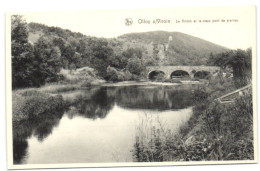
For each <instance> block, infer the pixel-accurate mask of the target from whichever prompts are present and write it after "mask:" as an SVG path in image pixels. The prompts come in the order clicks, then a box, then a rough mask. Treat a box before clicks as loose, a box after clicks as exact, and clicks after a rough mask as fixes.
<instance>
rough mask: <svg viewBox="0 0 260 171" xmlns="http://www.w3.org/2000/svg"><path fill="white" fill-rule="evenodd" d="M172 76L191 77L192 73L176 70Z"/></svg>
mask: <svg viewBox="0 0 260 171" xmlns="http://www.w3.org/2000/svg"><path fill="white" fill-rule="evenodd" d="M170 78H190V74H189V73H188V72H187V71H184V70H175V71H173V72H172V73H171V75H170Z"/></svg>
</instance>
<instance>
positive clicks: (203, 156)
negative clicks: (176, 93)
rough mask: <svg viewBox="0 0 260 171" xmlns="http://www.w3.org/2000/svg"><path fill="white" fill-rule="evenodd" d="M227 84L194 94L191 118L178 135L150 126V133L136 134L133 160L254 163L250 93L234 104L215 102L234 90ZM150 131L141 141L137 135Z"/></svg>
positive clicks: (213, 86) (239, 98)
mask: <svg viewBox="0 0 260 171" xmlns="http://www.w3.org/2000/svg"><path fill="white" fill-rule="evenodd" d="M233 88H234V86H233V84H230V82H229V81H228V80H226V84H222V87H221V86H219V85H218V84H217V83H212V84H210V85H209V86H208V87H207V88H206V89H201V90H198V91H195V92H194V97H193V101H194V104H195V105H194V107H193V114H192V116H191V117H190V119H189V120H188V122H187V123H185V124H184V125H183V126H181V128H180V129H179V131H177V132H175V131H173V130H171V128H170V127H167V126H165V125H163V124H162V125H161V126H160V127H156V126H153V125H151V126H150V127H151V128H152V129H153V130H146V129H143V130H137V133H136V139H135V144H134V148H133V157H134V159H135V161H137V162H147V161H149V162H155V161H212V160H213V161H216V160H253V159H254V146H253V140H254V139H253V110H252V92H251V91H248V92H246V93H244V95H243V96H240V97H238V98H236V99H235V101H234V102H233V103H227V104H221V103H219V102H218V101H215V100H214V99H215V98H216V97H218V96H220V95H223V93H227V92H228V91H229V90H231V89H233ZM147 131H152V134H151V136H150V137H149V138H148V139H146V141H144V137H142V136H141V137H140V135H142V134H140V132H147Z"/></svg>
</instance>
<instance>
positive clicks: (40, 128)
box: [13, 110, 64, 164]
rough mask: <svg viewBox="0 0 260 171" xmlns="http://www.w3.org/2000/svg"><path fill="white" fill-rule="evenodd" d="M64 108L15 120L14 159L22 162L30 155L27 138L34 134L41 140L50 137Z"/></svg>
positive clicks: (18, 162)
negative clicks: (26, 118)
mask: <svg viewBox="0 0 260 171" xmlns="http://www.w3.org/2000/svg"><path fill="white" fill-rule="evenodd" d="M63 113H64V110H57V111H53V112H52V113H45V114H42V115H39V116H38V117H35V118H31V119H29V120H22V121H19V122H13V160H14V164H20V163H22V162H23V160H24V158H25V157H26V156H27V155H28V154H27V148H28V143H27V139H28V138H29V137H31V136H34V137H36V138H37V139H38V141H39V142H42V141H44V139H45V138H46V137H48V136H49V135H50V134H51V133H52V130H53V128H54V127H55V126H58V124H59V121H60V119H61V118H62V115H63Z"/></svg>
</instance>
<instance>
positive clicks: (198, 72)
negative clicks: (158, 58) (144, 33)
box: [146, 66, 220, 79]
mask: <svg viewBox="0 0 260 171" xmlns="http://www.w3.org/2000/svg"><path fill="white" fill-rule="evenodd" d="M219 70H220V68H219V67H217V66H148V67H146V71H147V77H148V78H149V79H154V78H155V77H156V76H157V75H159V74H162V75H164V77H165V78H179V77H189V78H203V77H206V76H207V75H209V74H215V73H217V72H219Z"/></svg>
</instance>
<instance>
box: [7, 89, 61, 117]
mask: <svg viewBox="0 0 260 171" xmlns="http://www.w3.org/2000/svg"><path fill="white" fill-rule="evenodd" d="M64 106H65V103H64V101H63V99H62V96H61V95H51V94H49V93H44V92H41V91H37V90H34V89H27V90H26V89H25V90H16V91H13V93H12V109H13V122H15V121H21V120H26V119H32V118H35V117H37V116H39V115H43V114H45V113H48V112H52V111H56V110H60V109H62V108H64Z"/></svg>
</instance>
